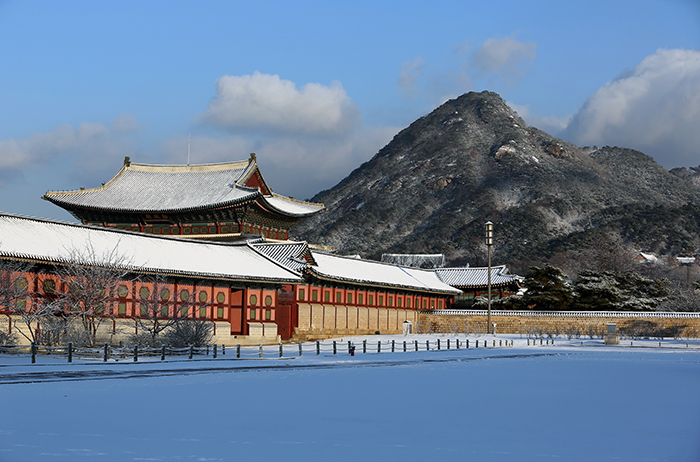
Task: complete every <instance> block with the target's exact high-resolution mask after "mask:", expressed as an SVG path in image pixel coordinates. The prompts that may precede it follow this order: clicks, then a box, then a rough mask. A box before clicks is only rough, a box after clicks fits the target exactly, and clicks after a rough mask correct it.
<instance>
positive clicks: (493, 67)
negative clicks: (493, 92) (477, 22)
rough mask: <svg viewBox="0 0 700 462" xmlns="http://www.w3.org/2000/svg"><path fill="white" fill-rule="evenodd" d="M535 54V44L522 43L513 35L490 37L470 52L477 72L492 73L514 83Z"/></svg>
mask: <svg viewBox="0 0 700 462" xmlns="http://www.w3.org/2000/svg"><path fill="white" fill-rule="evenodd" d="M536 56H537V44H536V43H534V42H530V43H524V42H521V41H519V40H516V39H515V38H513V37H503V38H490V39H487V40H485V41H484V42H483V43H481V44H480V45H479V46H478V47H477V49H476V50H474V51H473V52H472V53H471V62H472V66H473V67H474V69H475V70H476V71H478V72H479V73H484V74H494V75H496V76H497V77H499V78H501V79H503V80H505V81H506V82H510V83H515V82H517V81H518V80H519V79H521V78H522V77H524V75H525V71H526V70H527V69H528V68H529V66H530V65H531V64H532V63H533V62H534V60H535V57H536Z"/></svg>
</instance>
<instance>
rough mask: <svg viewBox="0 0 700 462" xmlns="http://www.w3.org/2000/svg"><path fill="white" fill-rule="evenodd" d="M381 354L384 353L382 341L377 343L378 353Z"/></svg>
mask: <svg viewBox="0 0 700 462" xmlns="http://www.w3.org/2000/svg"><path fill="white" fill-rule="evenodd" d="M381 352H382V341H381V340H380V341H378V342H377V353H381Z"/></svg>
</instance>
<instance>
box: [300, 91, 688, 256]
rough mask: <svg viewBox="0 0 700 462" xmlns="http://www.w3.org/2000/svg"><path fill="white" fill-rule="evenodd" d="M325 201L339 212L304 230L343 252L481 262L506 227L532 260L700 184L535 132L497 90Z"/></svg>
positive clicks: (425, 128)
mask: <svg viewBox="0 0 700 462" xmlns="http://www.w3.org/2000/svg"><path fill="white" fill-rule="evenodd" d="M312 200H313V201H318V202H323V203H324V204H326V207H327V208H328V211H327V212H326V213H323V214H321V215H318V216H316V217H314V218H311V219H309V220H308V221H305V222H303V223H302V224H300V225H299V226H298V227H297V228H296V229H295V230H294V232H295V234H296V235H297V236H298V237H300V238H303V239H307V240H309V241H310V242H312V243H316V244H323V245H330V246H333V247H336V248H337V249H339V250H340V251H341V252H348V253H360V254H362V255H363V256H366V257H372V258H377V257H378V256H379V255H380V254H381V253H383V252H395V253H400V252H411V253H423V252H429V253H440V252H442V253H445V254H446V257H447V259H448V261H451V262H452V263H462V262H466V261H470V262H472V263H475V262H476V261H481V260H482V258H483V255H484V252H485V247H484V245H483V242H482V241H483V239H482V235H483V225H484V223H485V222H486V221H488V220H490V221H492V222H494V223H496V238H497V245H496V246H495V249H494V250H495V251H496V252H497V254H498V255H499V256H500V257H501V258H505V259H515V258H529V257H531V256H532V255H533V254H536V253H538V252H543V251H545V250H544V249H546V248H547V246H548V243H549V242H550V241H551V240H552V239H558V240H559V241H561V239H562V237H565V236H567V235H569V234H571V233H573V232H581V231H584V230H585V229H587V228H590V227H592V226H595V224H594V223H593V218H594V217H595V214H596V213H597V212H600V211H601V210H604V209H606V208H608V207H621V206H624V205H626V204H632V203H643V204H649V205H657V206H664V207H672V206H680V205H683V204H686V203H698V204H700V189H699V188H697V187H695V186H694V185H693V184H692V183H691V182H688V181H684V180H683V179H681V178H679V177H677V176H674V175H672V174H670V173H669V172H668V171H666V170H665V169H664V168H663V167H661V166H660V165H658V164H657V163H656V162H654V160H653V159H651V158H650V157H648V156H646V155H644V154H642V153H640V152H637V151H633V150H630V149H623V148H611V147H604V148H601V149H597V148H578V147H576V146H574V145H572V144H570V143H567V142H565V141H562V140H559V139H557V138H554V137H552V136H550V135H548V134H546V133H544V132H542V131H540V130H538V129H536V128H534V127H528V126H527V125H526V124H525V122H524V121H523V120H522V119H521V118H520V117H518V115H517V114H516V113H515V112H514V111H512V109H510V107H509V106H508V105H507V104H506V103H505V102H504V101H503V100H502V99H501V98H500V97H499V96H498V95H497V94H495V93H491V92H482V93H468V94H465V95H462V96H460V97H459V98H456V99H454V100H451V101H448V102H446V103H445V104H443V105H442V106H440V107H439V108H437V109H436V110H434V111H433V112H432V113H430V114H428V115H426V116H424V117H421V118H420V119H418V120H416V121H415V122H413V123H412V124H411V125H410V126H409V127H407V128H406V129H404V130H402V131H401V132H400V133H398V134H397V135H396V136H395V137H394V139H393V140H392V141H391V142H390V143H389V144H388V145H386V146H385V147H384V148H383V149H381V150H380V151H379V152H378V153H377V154H376V155H375V156H374V157H373V158H372V159H371V160H369V161H368V162H366V163H364V164H363V165H361V166H360V167H359V168H357V169H356V170H354V171H353V172H352V173H351V174H350V175H349V176H348V177H346V178H345V179H344V180H342V181H341V182H340V183H339V184H338V185H336V186H335V187H333V188H331V189H330V190H327V191H322V192H321V193H319V194H318V195H316V196H315V197H314V198H313V199H312Z"/></svg>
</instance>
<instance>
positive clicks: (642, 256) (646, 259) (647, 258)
mask: <svg viewBox="0 0 700 462" xmlns="http://www.w3.org/2000/svg"><path fill="white" fill-rule="evenodd" d="M636 260H637V261H639V262H641V263H658V261H659V259H658V258H657V257H656V255H654V254H651V253H645V252H639V255H637V258H636Z"/></svg>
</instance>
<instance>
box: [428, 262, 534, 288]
mask: <svg viewBox="0 0 700 462" xmlns="http://www.w3.org/2000/svg"><path fill="white" fill-rule="evenodd" d="M434 271H435V274H437V276H438V277H439V278H440V280H441V281H442V282H444V283H445V284H449V285H451V286H452V287H459V288H461V289H466V288H473V287H486V286H487V285H488V277H489V272H488V268H478V267H475V268H471V267H466V268H439V269H436V270H434ZM518 280H520V277H519V276H516V275H513V274H508V270H507V268H506V267H505V265H502V266H492V267H491V285H492V286H500V285H507V284H512V283H514V282H517V281H518Z"/></svg>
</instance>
